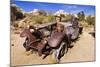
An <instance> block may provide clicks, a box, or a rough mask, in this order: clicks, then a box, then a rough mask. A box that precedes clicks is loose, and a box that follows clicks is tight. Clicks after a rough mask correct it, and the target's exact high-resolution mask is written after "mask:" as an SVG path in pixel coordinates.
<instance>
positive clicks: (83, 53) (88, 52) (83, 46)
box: [11, 30, 95, 66]
mask: <svg viewBox="0 0 100 67" xmlns="http://www.w3.org/2000/svg"><path fill="white" fill-rule="evenodd" d="M89 32H90V31H86V30H83V33H82V34H81V35H80V36H79V37H80V38H79V39H78V41H76V42H74V43H72V44H73V45H74V47H73V48H71V49H69V50H68V53H67V54H65V55H64V56H63V57H62V58H61V61H60V63H68V62H82V61H94V60H95V38H94V37H92V36H91V35H90V34H89ZM24 40H25V38H21V37H20V34H19V32H16V31H13V30H11V66H16V65H37V64H51V63H54V59H52V57H51V55H49V56H48V57H46V58H45V59H42V56H41V57H39V56H38V54H37V53H33V54H30V55H27V54H26V52H25V48H24V47H23V45H22V44H23V42H24Z"/></svg>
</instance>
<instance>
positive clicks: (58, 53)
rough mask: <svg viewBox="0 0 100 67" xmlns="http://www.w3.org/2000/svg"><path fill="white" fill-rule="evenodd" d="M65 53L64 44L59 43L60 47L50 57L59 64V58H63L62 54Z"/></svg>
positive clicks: (66, 49) (65, 47)
mask: <svg viewBox="0 0 100 67" xmlns="http://www.w3.org/2000/svg"><path fill="white" fill-rule="evenodd" d="M67 51H68V48H67V46H66V44H65V43H61V46H60V47H59V48H58V49H55V50H54V51H53V53H52V57H53V59H54V60H55V61H56V63H59V62H60V59H61V57H63V56H64V54H65V53H67Z"/></svg>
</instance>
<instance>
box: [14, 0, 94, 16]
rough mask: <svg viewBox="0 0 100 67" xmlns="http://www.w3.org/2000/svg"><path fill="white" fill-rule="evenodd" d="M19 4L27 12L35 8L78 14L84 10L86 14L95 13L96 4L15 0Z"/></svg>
mask: <svg viewBox="0 0 100 67" xmlns="http://www.w3.org/2000/svg"><path fill="white" fill-rule="evenodd" d="M14 3H15V4H16V5H17V6H19V7H20V8H22V9H23V10H24V11H25V12H30V11H32V10H33V9H41V10H47V11H53V12H56V11H58V10H64V11H66V12H67V13H71V14H77V13H78V12H80V11H84V13H85V15H93V16H94V15H95V6H90V5H75V4H58V3H43V2H28V1H15V2H14Z"/></svg>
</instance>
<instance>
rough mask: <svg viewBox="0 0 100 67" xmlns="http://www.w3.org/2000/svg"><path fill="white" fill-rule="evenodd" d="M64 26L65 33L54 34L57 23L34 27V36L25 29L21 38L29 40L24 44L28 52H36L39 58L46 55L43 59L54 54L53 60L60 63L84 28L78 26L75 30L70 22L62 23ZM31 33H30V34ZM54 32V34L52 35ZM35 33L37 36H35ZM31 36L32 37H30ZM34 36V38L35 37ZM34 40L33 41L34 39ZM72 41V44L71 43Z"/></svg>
mask: <svg viewBox="0 0 100 67" xmlns="http://www.w3.org/2000/svg"><path fill="white" fill-rule="evenodd" d="M60 23H61V24H62V25H63V26H64V30H65V31H64V32H61V33H54V32H53V31H54V30H55V27H56V23H55V22H52V23H47V24H41V25H38V26H37V25H36V26H35V25H34V27H35V28H36V27H37V28H36V31H35V30H34V32H33V34H32V33H31V32H30V29H34V27H33V28H32V27H31V28H30V29H27V30H26V29H25V30H24V31H23V32H22V33H21V34H20V36H21V37H25V36H26V34H27V36H26V37H27V38H26V40H25V42H24V43H23V46H24V47H25V49H26V51H29V50H30V49H33V50H36V51H37V52H38V53H39V56H41V55H42V54H45V56H44V57H43V58H45V57H46V56H48V55H50V54H52V56H53V58H54V59H55V60H56V61H57V63H59V61H60V58H61V57H62V56H64V54H65V53H67V52H68V48H69V45H70V44H71V42H72V41H73V40H77V38H78V37H79V34H81V33H82V30H83V27H82V26H78V27H77V28H73V27H72V24H71V23H70V22H60ZM28 32H30V33H28ZM52 32H53V33H52ZM25 33H26V34H25ZM34 33H35V34H34ZM29 35H30V36H29ZM33 36H34V37H33ZM32 38H33V39H32ZM69 41H70V43H69Z"/></svg>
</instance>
